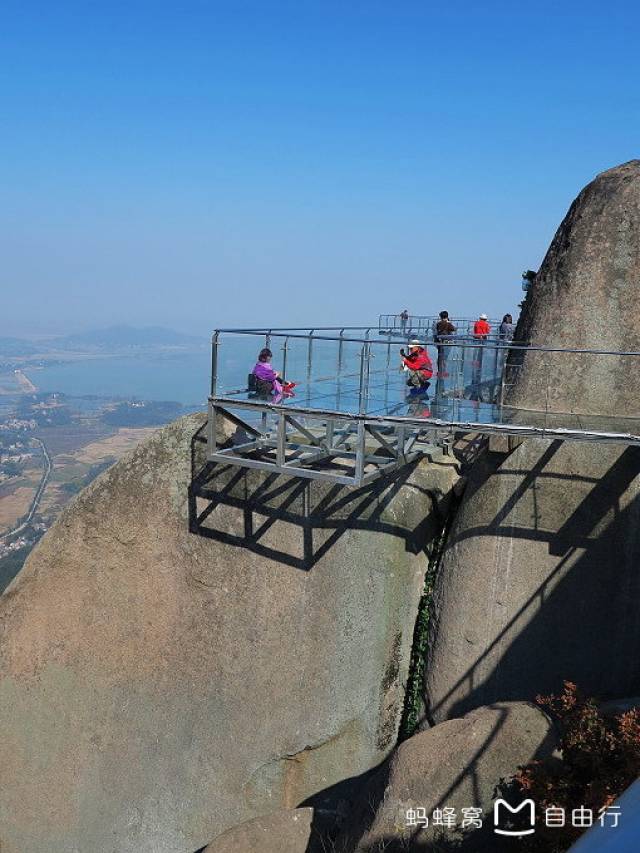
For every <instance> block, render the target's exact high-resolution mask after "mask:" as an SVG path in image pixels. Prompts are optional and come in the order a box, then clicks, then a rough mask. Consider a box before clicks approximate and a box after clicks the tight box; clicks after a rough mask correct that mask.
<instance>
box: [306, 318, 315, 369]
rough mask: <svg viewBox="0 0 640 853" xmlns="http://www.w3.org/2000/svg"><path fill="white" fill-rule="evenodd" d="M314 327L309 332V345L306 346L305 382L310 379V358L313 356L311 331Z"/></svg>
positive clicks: (312, 331)
mask: <svg viewBox="0 0 640 853" xmlns="http://www.w3.org/2000/svg"><path fill="white" fill-rule="evenodd" d="M314 331H315V329H311V331H310V332H309V346H308V347H307V382H310V381H311V360H312V356H313V333H314Z"/></svg>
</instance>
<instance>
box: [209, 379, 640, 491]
mask: <svg viewBox="0 0 640 853" xmlns="http://www.w3.org/2000/svg"><path fill="white" fill-rule="evenodd" d="M232 409H234V410H235V411H231V410H232ZM238 410H240V411H241V412H242V413H243V414H244V411H247V412H253V413H254V418H255V421H254V422H253V423H251V422H250V421H249V420H247V419H245V417H244V416H240V415H239V414H237V411H238ZM220 420H226V421H227V422H229V423H231V424H232V425H233V426H234V427H235V428H236V433H235V436H234V438H233V440H231V441H227V442H225V444H224V445H222V446H220V447H218V443H217V440H216V436H217V435H218V431H217V427H218V425H219V423H220ZM460 433H478V434H482V435H508V436H515V437H516V438H546V439H559V440H562V441H597V442H602V443H607V444H609V443H612V444H622V445H636V446H639V445H640V435H636V434H633V433H617V432H605V431H599V430H586V429H565V428H560V427H557V428H548V427H534V426H527V425H520V424H485V423H472V422H465V423H462V422H452V421H451V422H450V421H441V420H437V419H433V418H432V419H429V420H420V419H416V418H409V417H394V416H392V415H379V416H375V415H367V414H353V413H346V412H333V411H329V410H320V409H306V408H302V407H286V408H285V407H282V406H277V405H273V404H269V403H264V404H256V403H255V402H247V401H240V400H238V401H236V400H230V399H225V398H218V397H213V396H212V397H210V398H209V411H208V423H207V459H208V461H209V462H226V463H228V464H232V465H238V466H240V467H245V468H257V469H261V470H266V471H270V472H274V473H278V474H289V475H290V476H294V477H306V478H309V479H316V480H328V481H330V482H333V483H340V484H344V485H351V486H360V485H363V484H365V483H369V482H371V480H374V479H376V478H377V477H380V476H381V475H384V474H387V473H390V472H391V471H393V470H394V469H395V468H398V467H399V466H402V465H405V464H406V463H408V462H412V461H413V460H415V459H417V458H418V457H420V456H424V455H425V454H427V453H429V452H433V451H434V450H435V449H436V448H437V447H440V448H442V449H443V450H444V452H445V453H446V452H448V445H449V444H450V443H451V441H452V440H453V437H454V436H455V435H456V434H460Z"/></svg>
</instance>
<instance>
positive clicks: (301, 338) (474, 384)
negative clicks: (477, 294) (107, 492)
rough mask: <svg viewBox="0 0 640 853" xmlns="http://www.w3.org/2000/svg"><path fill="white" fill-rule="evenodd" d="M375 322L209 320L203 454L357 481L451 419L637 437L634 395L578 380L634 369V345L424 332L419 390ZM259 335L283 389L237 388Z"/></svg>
mask: <svg viewBox="0 0 640 853" xmlns="http://www.w3.org/2000/svg"><path fill="white" fill-rule="evenodd" d="M380 331H381V330H380V328H379V327H377V328H376V327H375V326H372V327H343V328H335V327H329V328H317V329H276V328H272V329H220V330H217V331H216V332H215V334H214V336H213V341H212V343H213V346H212V384H211V397H210V401H209V441H210V451H211V452H210V455H209V458H210V460H211V461H222V460H224V459H226V460H232V461H234V463H235V464H238V465H244V466H245V467H255V468H267V469H271V470H275V471H277V472H281V473H285V472H288V473H294V474H296V475H298V476H306V477H316V478H320V479H323V478H324V479H331V480H333V481H335V482H345V483H352V484H354V483H355V484H358V483H363V482H366V481H367V480H368V479H372V478H373V477H375V476H378V475H379V474H380V473H382V471H385V470H388V469H389V468H390V467H394V466H395V465H398V464H402V463H404V462H405V461H407V459H409V458H414V457H415V455H416V454H418V455H419V454H420V453H421V452H424V448H425V446H427V445H429V446H433V444H442V443H443V441H445V440H446V439H447V438H450V437H451V435H453V434H454V433H456V432H460V431H475V432H479V433H484V434H494V433H498V434H501V433H502V434H504V433H506V434H509V435H516V436H524V435H535V436H542V437H557V438H563V439H583V440H593V441H612V442H623V443H627V444H636V443H640V409H638V410H637V409H636V404H635V402H634V399H635V398H634V397H633V396H632V395H631V394H630V395H628V397H626V398H625V397H624V395H623V397H621V404H620V406H619V407H618V409H617V410H616V411H615V412H611V411H610V409H611V406H610V405H609V404H608V403H607V402H606V401H604V402H603V401H602V399H601V398H600V399H598V397H597V395H591V394H590V392H589V388H590V380H589V376H594V377H600V379H601V378H602V377H603V376H606V375H609V376H611V375H614V374H615V376H617V377H619V376H621V375H627V374H628V375H635V374H636V373H637V368H638V367H640V362H639V361H638V358H640V353H637V352H613V351H608V350H578V349H570V348H563V347H541V346H527V345H524V344H520V343H513V342H505V341H492V340H487V341H479V340H473V339H471V340H461V339H458V338H456V339H455V340H451V341H449V342H447V343H439V344H435V343H430V342H429V341H428V340H425V349H426V350H427V351H428V352H429V353H430V356H431V360H432V365H433V376H432V378H431V384H430V388H429V389H428V397H427V396H426V395H425V394H423V392H422V390H421V389H414V390H415V392H416V393H414V391H412V390H408V389H407V386H406V381H407V374H406V372H405V371H403V370H401V361H400V353H399V348H400V343H401V341H399V340H398V336H397V335H394V333H393V332H392V331H391V330H387V332H386V334H384V335H382V334H380ZM263 346H267V347H269V348H270V349H271V350H272V352H273V367H274V368H275V369H276V370H277V371H278V372H279V373H280V374H281V376H282V377H284V378H285V379H287V380H290V381H295V382H296V388H295V396H291V397H286V396H280V397H278V395H277V394H272V393H267V394H266V395H265V394H264V393H263V394H262V396H261V395H260V394H258V393H256V392H252V391H249V385H248V381H247V380H248V374H249V372H250V371H251V368H252V365H253V361H254V359H255V358H256V356H257V353H258V351H259V350H260V349H261V348H262V347H263ZM596 384H598V385H599V387H602V382H601V381H599V382H598V383H596ZM618 384H619V383H618ZM639 405H640V404H639ZM218 417H225V418H227V420H229V421H231V423H232V424H234V426H235V427H236V433H237V435H236V443H235V446H234V447H231V448H225V449H223V450H218V448H217V445H216V431H215V430H216V427H215V421H216V418H218ZM238 436H240V438H239V439H238ZM337 460H338V461H339V463H340V464H343V463H345V461H348V462H350V463H352V469H351V471H350V472H349V473H348V474H344V473H340V472H338V473H336V472H335V471H333V472H328V471H326V470H318V466H317V465H316V463H320V464H321V465H322V466H324V467H325V468H326V465H327V464H328V463H329V462H330V461H331V462H334V463H335V462H336V461H337ZM314 466H315V467H314Z"/></svg>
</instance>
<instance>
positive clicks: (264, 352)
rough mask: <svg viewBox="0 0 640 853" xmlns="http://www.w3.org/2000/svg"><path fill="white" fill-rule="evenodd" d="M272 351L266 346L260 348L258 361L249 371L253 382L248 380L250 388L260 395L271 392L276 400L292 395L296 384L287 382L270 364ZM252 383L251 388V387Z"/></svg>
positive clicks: (267, 394) (266, 394)
mask: <svg viewBox="0 0 640 853" xmlns="http://www.w3.org/2000/svg"><path fill="white" fill-rule="evenodd" d="M272 358H273V353H272V352H271V350H270V349H269V348H268V347H265V348H264V349H261V350H260V352H259V353H258V361H257V362H256V364H255V366H254V368H253V370H252V371H251V374H252V376H253V377H254V380H253V382H250V386H249V387H250V390H253V391H255V393H256V394H258V395H260V396H265V397H266V396H269V395H271V394H273V395H274V397H275V398H276V402H278V401H279V400H281V399H282V397H293V396H294V391H293V389H294V388H295V386H296V383H295V382H287V381H286V380H285V379H283V377H281V376H280V374H279V373H278V371H277V370H274V368H273V367H272V365H271V359H272ZM251 385H253V388H251Z"/></svg>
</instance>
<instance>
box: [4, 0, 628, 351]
mask: <svg viewBox="0 0 640 853" xmlns="http://www.w3.org/2000/svg"><path fill="white" fill-rule="evenodd" d="M0 16H1V17H0V99H1V101H0V121H1V132H0V187H1V191H2V204H1V205H0V217H1V221H0V249H1V253H0V257H1V259H2V265H1V272H0V283H1V285H0V286H1V291H2V299H1V305H2V308H1V312H0V333H2V334H24V333H29V332H35V333H47V332H53V333H56V332H64V331H71V330H79V329H83V328H87V327H92V326H96V325H106V324H110V323H113V322H130V323H132V324H136V325H145V324H149V325H150V324H163V325H168V326H172V327H174V328H177V329H182V330H185V331H189V330H191V331H194V332H208V331H209V330H210V329H211V328H213V327H214V326H216V325H247V324H255V325H263V324H270V325H274V326H275V325H278V324H280V325H284V324H293V323H296V324H300V325H311V324H316V325H318V324H321V323H327V324H335V323H346V324H358V325H359V324H362V323H366V322H370V321H373V320H375V318H376V317H377V315H378V313H380V312H387V311H400V310H401V309H402V308H404V307H408V308H409V310H410V311H412V312H414V313H431V312H434V311H438V310H440V309H441V308H443V307H447V308H448V309H449V310H450V311H451V312H454V313H460V312H464V313H476V312H479V311H481V310H485V311H488V312H489V313H492V314H494V313H499V314H502V313H504V312H505V311H508V310H513V309H514V308H515V306H516V305H517V303H518V302H519V301H520V299H521V296H522V293H521V290H520V272H521V270H522V269H523V268H525V267H531V268H534V269H536V268H537V267H538V265H539V263H540V261H541V260H542V257H543V255H544V253H545V251H546V248H547V246H548V244H549V241H550V239H551V237H552V236H553V233H554V231H555V229H556V227H557V226H558V224H559V222H560V220H561V219H562V217H563V215H564V213H565V211H566V209H567V207H568V205H569V204H570V202H571V201H572V199H573V198H574V197H575V195H576V194H577V192H578V191H579V190H580V188H581V187H582V186H583V185H584V184H585V183H587V182H588V181H589V180H590V179H591V178H592V177H593V176H594V175H595V174H596V173H597V172H599V171H602V170H603V169H606V168H608V167H610V166H613V165H615V164H617V163H620V162H623V161H626V160H629V159H632V158H633V157H637V156H640V154H639V151H640V147H639V143H640V51H639V50H638V46H637V39H638V32H639V30H640V4H638V3H637V2H635V0H634V2H631V0H629V2H617V1H616V0H611V1H610V2H607V3H605V2H602V0H598V2H589V0H565V2H553V3H552V2H540V0H536V2H533V3H514V2H513V0H509V2H491V0H488V1H487V2H480V1H479V0H478V2H471V0H466V2H451V0H449V2H447V3H442V2H430V0H416V2H411V0H393V2H392V0H385V2H382V0H340V2H333V0H291V2H283V1H282V0H255V2H243V0H234V2H216V0H209V2H195V0H194V2H182V3H179V2H164V1H163V0H154V2H137V0H126V2H115V0H109V2H106V0H105V2H90V0H83V2H77V3H70V2H64V0H59V2H51V0H47V2H42V3H34V2H29V0H20V2H12V0H10V2H6V1H5V2H3V3H2V4H1V6H0Z"/></svg>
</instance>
